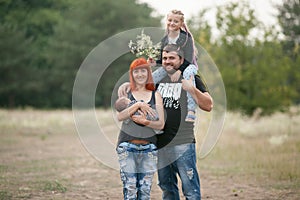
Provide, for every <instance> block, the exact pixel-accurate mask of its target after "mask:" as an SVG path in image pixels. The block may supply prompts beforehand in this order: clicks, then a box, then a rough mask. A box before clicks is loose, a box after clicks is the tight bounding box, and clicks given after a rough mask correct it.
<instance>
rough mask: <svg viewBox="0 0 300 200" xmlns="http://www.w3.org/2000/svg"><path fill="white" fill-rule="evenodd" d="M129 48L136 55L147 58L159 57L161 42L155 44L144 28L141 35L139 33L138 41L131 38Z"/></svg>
mask: <svg viewBox="0 0 300 200" xmlns="http://www.w3.org/2000/svg"><path fill="white" fill-rule="evenodd" d="M128 46H129V49H130V51H131V53H133V54H134V55H135V56H136V57H141V56H144V57H146V58H152V59H157V58H158V56H159V55H160V47H161V45H160V42H159V43H157V44H153V42H152V40H151V38H150V36H149V35H146V34H145V33H144V30H142V32H141V35H137V37H136V41H135V42H133V41H132V40H130V42H129V44H128Z"/></svg>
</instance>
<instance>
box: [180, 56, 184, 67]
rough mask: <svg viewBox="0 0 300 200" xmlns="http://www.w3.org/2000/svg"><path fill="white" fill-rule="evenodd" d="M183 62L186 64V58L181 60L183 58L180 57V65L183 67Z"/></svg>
mask: <svg viewBox="0 0 300 200" xmlns="http://www.w3.org/2000/svg"><path fill="white" fill-rule="evenodd" d="M183 62H184V58H181V57H180V65H182V64H183Z"/></svg>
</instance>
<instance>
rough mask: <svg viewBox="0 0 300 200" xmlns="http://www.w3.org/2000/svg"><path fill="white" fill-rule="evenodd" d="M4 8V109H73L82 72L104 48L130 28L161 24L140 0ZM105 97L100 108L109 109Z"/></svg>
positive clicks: (7, 4)
mask: <svg viewBox="0 0 300 200" xmlns="http://www.w3.org/2000/svg"><path fill="white" fill-rule="evenodd" d="M0 5H1V6H0V21H1V22H0V28H1V33H0V35H1V36H2V37H1V38H6V40H1V43H0V46H1V50H0V53H1V54H0V58H1V64H0V72H1V74H5V77H4V78H1V80H0V83H1V87H0V106H10V107H15V106H27V105H29V106H35V107H70V106H71V101H72V98H71V94H72V87H73V84H74V80H75V75H76V72H77V70H78V69H79V67H80V65H81V63H82V62H83V59H84V58H85V57H86V56H87V55H88V53H89V52H90V51H91V50H92V49H93V48H94V47H95V46H96V45H98V43H100V42H101V41H103V40H104V39H106V38H108V37H110V36H112V35H114V34H116V33H119V32H120V31H124V30H127V29H130V28H135V27H140V26H159V25H160V19H159V18H149V16H150V14H151V12H152V9H150V8H149V7H148V6H147V5H146V4H136V1H135V0H124V1H122V3H120V2H117V1H109V0H102V1H98V0H90V1H80V0H72V1H71V0H58V1H51V0H45V1H38V0H34V1H25V0H6V1H1V2H0ZM2 30H3V31H2ZM123 62H125V63H129V62H130V60H128V59H125V60H123ZM123 66H126V68H127V65H123ZM117 67H119V69H120V68H122V66H117ZM121 72H122V70H121V71H120V72H118V73H117V74H120V73H121ZM104 81H105V80H104ZM107 81H111V80H107ZM105 82H106V81H105ZM111 89H112V88H111V87H108V88H106V90H108V91H109V90H111ZM106 93H108V92H106ZM103 94H104V93H103ZM103 94H102V93H101V94H99V95H100V96H101V98H100V99H101V100H100V101H99V105H102V106H103V105H108V104H109V103H108V102H107V101H106V102H103V101H102V100H103V99H108V97H106V96H105V97H103ZM110 96H111V95H110Z"/></svg>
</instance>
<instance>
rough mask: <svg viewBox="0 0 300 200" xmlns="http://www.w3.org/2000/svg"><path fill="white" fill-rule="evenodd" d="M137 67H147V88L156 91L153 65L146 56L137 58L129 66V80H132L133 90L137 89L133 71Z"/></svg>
mask: <svg viewBox="0 0 300 200" xmlns="http://www.w3.org/2000/svg"><path fill="white" fill-rule="evenodd" d="M137 68H145V69H147V71H148V79H147V82H146V89H147V90H151V91H154V90H155V86H154V82H153V77H152V71H151V67H150V65H149V64H148V63H147V61H146V59H145V58H137V59H135V60H134V61H132V63H131V64H130V68H129V81H130V89H131V91H134V90H136V84H135V82H134V79H133V75H132V72H133V70H134V69H137Z"/></svg>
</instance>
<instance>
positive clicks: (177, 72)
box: [171, 70, 181, 82]
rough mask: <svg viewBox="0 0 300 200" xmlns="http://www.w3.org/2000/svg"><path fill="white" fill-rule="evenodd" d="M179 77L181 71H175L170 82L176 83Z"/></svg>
mask: <svg viewBox="0 0 300 200" xmlns="http://www.w3.org/2000/svg"><path fill="white" fill-rule="evenodd" d="M180 76H181V71H180V70H177V71H176V72H175V73H174V74H172V75H171V81H172V82H177V81H178V80H179V78H180Z"/></svg>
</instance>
